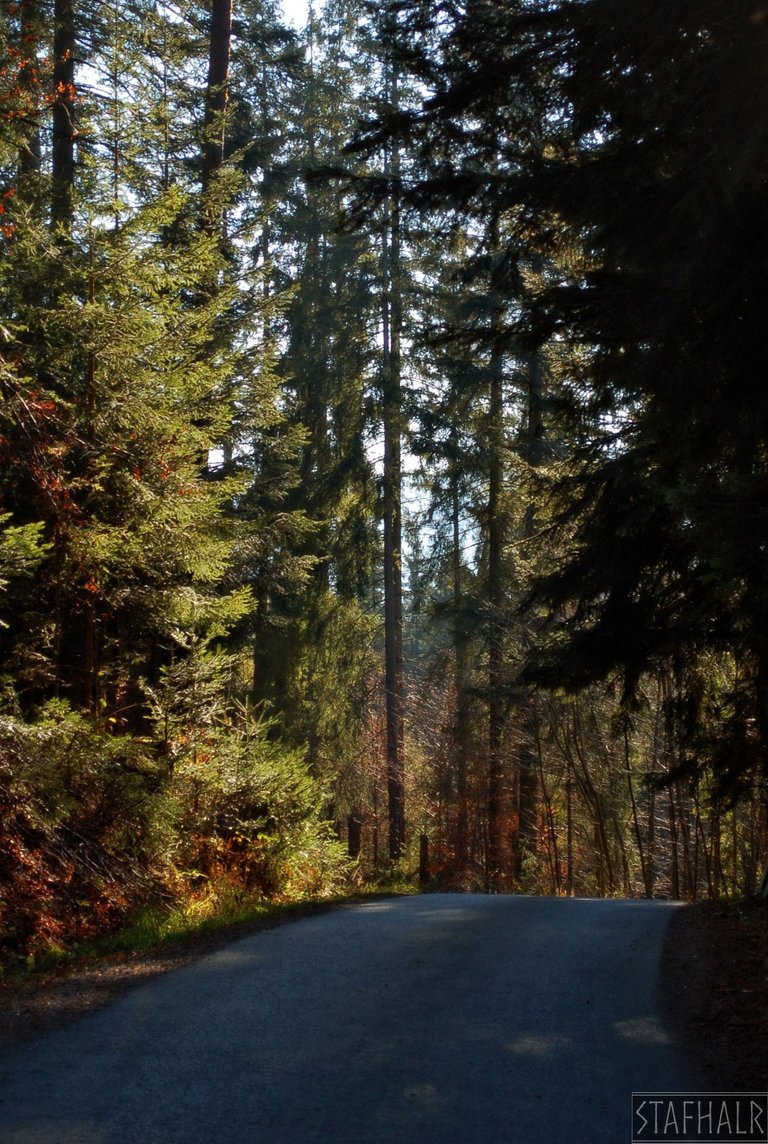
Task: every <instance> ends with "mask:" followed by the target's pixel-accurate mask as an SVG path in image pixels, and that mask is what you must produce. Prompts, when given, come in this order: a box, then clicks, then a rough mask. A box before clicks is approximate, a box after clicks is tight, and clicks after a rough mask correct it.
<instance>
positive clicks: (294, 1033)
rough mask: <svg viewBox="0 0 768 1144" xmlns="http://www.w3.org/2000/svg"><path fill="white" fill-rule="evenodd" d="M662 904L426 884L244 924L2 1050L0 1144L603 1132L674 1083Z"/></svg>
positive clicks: (537, 1136) (432, 1138)
mask: <svg viewBox="0 0 768 1144" xmlns="http://www.w3.org/2000/svg"><path fill="white" fill-rule="evenodd" d="M675 908H676V907H675V906H674V905H671V904H669V903H664V902H647V901H594V900H574V899H555V898H529V897H505V896H483V895H458V894H434V895H425V896H423V897H413V898H395V899H386V900H379V901H372V902H369V903H364V904H361V905H355V906H353V907H349V908H345V909H342V910H339V911H336V912H333V913H328V914H322V915H319V916H316V917H312V918H305V919H302V920H300V921H297V922H295V923H293V924H289V925H284V926H281V927H279V928H277V929H274V930H271V931H267V932H262V933H257V934H254V935H253V936H251V937H248V938H245V939H243V940H240V941H238V942H236V943H235V944H233V945H231V946H228V947H226V948H225V949H222V950H219V951H218V952H217V953H214V954H211V955H210V956H208V957H204V958H202V959H201V960H200V961H198V962H195V963H194V964H192V965H189V966H187V967H186V968H184V969H180V970H178V971H176V972H173V973H170V974H168V975H166V976H164V977H159V978H155V979H154V980H152V981H150V982H149V983H147V984H145V985H142V986H138V987H136V988H135V989H133V990H131V991H130V992H128V993H127V994H125V995H124V996H123V997H122V998H121V999H120V1000H119V1001H118V1002H116V1003H115V1004H113V1005H111V1006H109V1007H108V1008H105V1009H102V1010H101V1011H99V1012H97V1013H95V1014H93V1015H91V1016H88V1017H85V1018H83V1019H82V1020H80V1021H78V1022H77V1023H75V1024H73V1025H69V1026H67V1027H66V1028H63V1029H59V1030H57V1031H56V1032H54V1033H48V1034H46V1035H45V1036H44V1037H41V1038H40V1039H39V1040H37V1041H33V1042H31V1043H29V1044H27V1045H24V1046H21V1047H19V1048H17V1049H14V1050H12V1051H11V1052H9V1053H6V1054H4V1055H3V1056H2V1057H0V1141H2V1144H313V1142H314V1144H316V1142H323V1144H325V1142H328V1144H337V1142H340V1144H352V1142H353V1141H354V1142H355V1144H368V1142H376V1144H385V1142H386V1144H417V1142H418V1144H473V1142H477V1144H480V1142H483V1144H486V1142H487V1144H617V1142H623V1141H627V1142H629V1141H630V1140H631V1116H630V1094H631V1092H632V1091H633V1090H636V1091H646V1092H647V1091H657V1090H658V1091H667V1092H669V1091H680V1090H684V1089H685V1088H686V1087H690V1085H689V1084H686V1076H685V1070H684V1067H683V1065H682V1063H681V1062H680V1061H679V1060H678V1059H677V1057H676V1055H675V1052H674V1050H673V1046H672V1045H671V1044H670V1043H669V1040H668V1037H667V1035H666V1034H665V1031H664V1029H663V1027H662V1024H661V1021H660V1019H659V1015H658V1011H657V1007H656V975H657V970H658V963H659V956H660V952H661V947H662V941H663V936H664V931H665V929H666V926H667V923H668V921H669V919H670V917H671V913H672V911H673V910H674V909H675Z"/></svg>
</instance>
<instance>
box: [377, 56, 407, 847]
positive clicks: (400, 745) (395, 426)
mask: <svg viewBox="0 0 768 1144" xmlns="http://www.w3.org/2000/svg"><path fill="white" fill-rule="evenodd" d="M388 88H389V91H388V93H387V94H388V98H389V102H390V103H391V106H392V107H395V108H396V107H397V103H398V80H397V72H396V70H395V65H394V64H393V63H392V62H391V61H390V63H389V64H388ZM399 162H400V160H399V152H398V148H397V145H396V144H394V145H393V146H392V149H391V150H390V152H389V154H388V156H387V164H386V167H387V173H388V175H389V176H390V177H391V179H392V184H393V189H392V190H391V192H390V195H389V200H388V203H387V215H386V218H385V221H384V231H383V236H382V278H383V308H382V339H383V367H384V368H383V374H384V376H383V420H384V426H383V428H384V480H383V492H384V498H383V499H384V505H383V508H384V644H385V650H384V658H385V688H386V722H387V792H388V798H389V858H390V861H391V862H398V861H399V860H400V858H401V856H402V852H403V846H404V844H405V760H404V740H405V735H404V711H403V709H404V685H403V580H402V505H401V496H402V456H401V452H402V410H401V403H402V385H401V357H400V335H401V328H402V301H401V296H400V274H401V250H400V206H399V200H398V192H397V190H396V181H397V178H398V176H399Z"/></svg>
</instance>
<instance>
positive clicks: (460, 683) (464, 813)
mask: <svg viewBox="0 0 768 1144" xmlns="http://www.w3.org/2000/svg"><path fill="white" fill-rule="evenodd" d="M458 451H459V446H458V434H457V432H456V430H455V429H452V431H451V453H452V466H453V468H452V473H451V518H452V527H453V609H454V631H453V644H454V655H455V687H456V731H455V751H456V841H455V862H456V869H457V872H458V873H459V874H463V873H465V871H466V869H467V864H468V861H469V850H468V845H469V838H468V833H469V795H468V783H467V762H468V754H469V741H468V740H469V725H468V724H469V713H468V711H467V641H466V637H465V634H464V623H463V620H462V616H461V607H462V575H461V519H460V502H459V479H458V471H457V465H458Z"/></svg>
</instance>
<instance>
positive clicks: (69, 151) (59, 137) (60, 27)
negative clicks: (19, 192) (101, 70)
mask: <svg viewBox="0 0 768 1144" xmlns="http://www.w3.org/2000/svg"><path fill="white" fill-rule="evenodd" d="M76 101H77V93H76V91H75V5H74V0H54V5H53V102H52V108H51V111H52V127H53V140H52V144H51V174H52V177H53V193H52V203H51V218H52V221H53V224H54V226H56V225H59V226H62V227H64V228H65V229H68V228H69V227H71V225H72V217H73V199H72V196H73V190H74V183H75V137H76V127H75V105H76Z"/></svg>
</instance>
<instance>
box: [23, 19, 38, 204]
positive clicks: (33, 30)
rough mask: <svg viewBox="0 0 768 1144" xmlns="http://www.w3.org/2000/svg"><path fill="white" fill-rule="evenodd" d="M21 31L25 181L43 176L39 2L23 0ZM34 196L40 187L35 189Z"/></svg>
mask: <svg viewBox="0 0 768 1144" xmlns="http://www.w3.org/2000/svg"><path fill="white" fill-rule="evenodd" d="M19 30H20V33H21V35H20V39H21V46H22V52H23V55H24V64H23V66H22V67H21V69H20V71H19V86H20V88H21V89H22V91H23V93H24V95H25V97H26V100H27V105H28V111H27V126H26V129H25V132H24V138H23V140H22V143H21V147H20V151H19V173H20V175H21V178H22V181H24V182H26V180H27V178H32V179H36V176H38V175H39V174H40V123H39V121H38V108H37V101H38V96H39V93H38V83H39V69H38V65H37V50H36V49H37V46H38V42H39V37H40V0H20V3H19ZM35 193H37V187H36V186H35Z"/></svg>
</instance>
